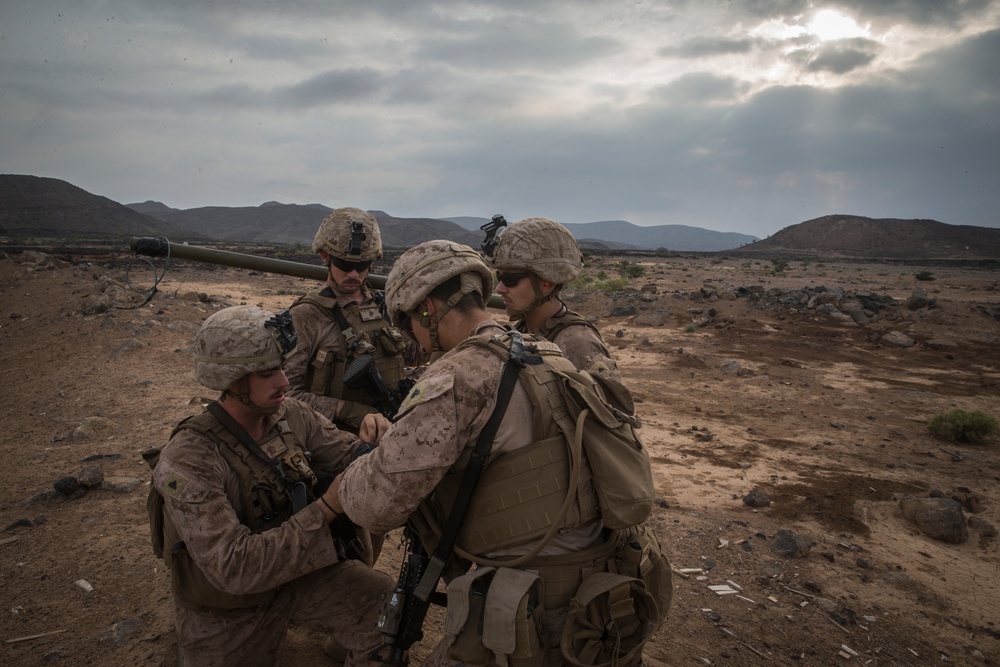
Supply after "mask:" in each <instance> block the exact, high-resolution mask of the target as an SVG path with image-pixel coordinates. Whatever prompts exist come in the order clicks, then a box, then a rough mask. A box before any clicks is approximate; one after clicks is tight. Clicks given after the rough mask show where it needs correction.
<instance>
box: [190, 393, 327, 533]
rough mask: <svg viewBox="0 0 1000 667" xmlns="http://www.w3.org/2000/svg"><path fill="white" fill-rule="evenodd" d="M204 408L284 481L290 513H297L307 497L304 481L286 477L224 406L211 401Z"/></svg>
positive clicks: (305, 502)
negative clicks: (290, 507)
mask: <svg viewBox="0 0 1000 667" xmlns="http://www.w3.org/2000/svg"><path fill="white" fill-rule="evenodd" d="M206 409H207V410H208V411H209V412H211V413H212V416H213V417H215V418H216V419H218V420H219V423H220V424H222V425H223V426H224V427H225V429H226V430H227V431H229V432H230V433H232V434H233V435H235V436H236V439H237V440H239V441H240V443H241V444H242V445H243V446H244V447H246V448H247V450H248V451H249V452H250V453H251V454H253V455H254V456H256V457H257V458H258V459H260V460H261V461H263V462H264V463H266V464H267V465H269V466H270V467H271V469H272V470H274V472H275V473H277V475H278V477H280V478H281V480H282V481H283V482H284V483H285V487H286V488H287V490H288V495H289V497H291V500H292V514H295V513H297V512H298V511H299V510H301V509H302V508H303V507H305V506H306V504H307V497H306V485H305V482H302V481H300V480H294V479H291V478H290V477H288V475H286V474H285V471H284V470H282V468H281V464H280V463H279V462H278V461H275V460H274V459H272V458H271V457H270V456H268V455H267V454H265V453H264V452H263V450H261V448H260V445H258V444H257V441H256V440H254V439H253V438H252V437H251V436H250V434H249V433H247V432H246V430H245V429H244V428H243V427H242V426H240V424H239V422H237V421H236V420H235V419H233V417H232V415H230V414H229V413H228V412H226V410H225V408H223V407H222V406H221V405H219V403H218V402H217V401H211V402H210V403H209V404H208V406H207V408H206Z"/></svg>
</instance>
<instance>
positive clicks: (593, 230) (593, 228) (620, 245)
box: [445, 216, 757, 252]
mask: <svg viewBox="0 0 1000 667" xmlns="http://www.w3.org/2000/svg"><path fill="white" fill-rule="evenodd" d="M445 219H446V220H449V221H451V222H454V223H455V224H457V225H460V226H461V227H464V228H465V229H470V230H477V231H478V230H479V227H480V226H482V225H484V224H486V223H487V222H489V219H488V218H477V217H470V216H459V217H454V218H445ZM508 222H514V220H509V221H508ZM562 224H563V225H564V226H565V227H566V229H568V230H569V231H570V233H571V234H573V236H574V237H575V238H576V239H577V242H578V243H579V244H580V247H581V248H584V249H586V248H606V249H610V250H630V249H643V250H656V249H658V248H666V249H667V250H679V251H689V252H717V251H720V250H729V249H730V248H738V247H740V246H743V245H746V244H748V243H753V242H754V241H756V240H757V237H756V236H749V235H747V234H738V233H736V232H716V231H713V230H710V229H702V228H701V227H688V226H687V225H653V226H650V227H640V226H639V225H634V224H632V223H631V222H626V221H625V220H603V221H601V222H583V223H578V222H567V223H562Z"/></svg>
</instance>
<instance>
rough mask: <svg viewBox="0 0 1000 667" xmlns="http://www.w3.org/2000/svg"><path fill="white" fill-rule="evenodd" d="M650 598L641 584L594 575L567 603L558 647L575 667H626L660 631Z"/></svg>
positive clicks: (617, 576) (637, 660)
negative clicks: (567, 612)
mask: <svg viewBox="0 0 1000 667" xmlns="http://www.w3.org/2000/svg"><path fill="white" fill-rule="evenodd" d="M659 622H660V620H659V612H658V611H657V607H656V603H655V601H654V600H653V596H652V595H650V594H649V591H647V590H646V586H645V585H644V584H643V583H642V581H641V580H639V579H636V578H634V577H626V576H624V575H621V574H615V573H613V572H595V573H594V574H591V575H590V576H588V577H587V578H586V579H584V580H583V583H581V584H580V588H579V589H577V592H576V595H575V596H574V597H573V599H572V600H570V603H569V614H568V616H567V618H566V625H565V626H564V627H563V634H562V640H561V642H560V648H561V649H562V654H563V657H564V658H565V659H566V662H567V663H568V664H570V665H574V667H611V665H615V666H621V667H628V666H629V665H638V664H640V662H641V661H642V648H643V646H645V644H646V642H647V641H649V638H650V637H651V636H652V635H653V633H654V632H656V629H657V627H659Z"/></svg>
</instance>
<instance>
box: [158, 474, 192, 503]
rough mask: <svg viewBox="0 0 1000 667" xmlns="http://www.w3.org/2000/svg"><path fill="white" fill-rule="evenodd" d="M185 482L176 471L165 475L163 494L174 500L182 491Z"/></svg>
mask: <svg viewBox="0 0 1000 667" xmlns="http://www.w3.org/2000/svg"><path fill="white" fill-rule="evenodd" d="M186 485H187V480H186V479H184V477H182V476H181V474H180V473H178V472H177V471H176V470H175V471H172V472H171V473H170V474H169V475H167V480H166V481H165V482H164V483H163V492H164V493H166V494H167V495H168V496H171V497H173V498H176V497H177V496H179V495H180V494H181V491H183V490H184V487H185V486H186Z"/></svg>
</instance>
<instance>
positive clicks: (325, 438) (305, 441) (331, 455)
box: [284, 398, 361, 475]
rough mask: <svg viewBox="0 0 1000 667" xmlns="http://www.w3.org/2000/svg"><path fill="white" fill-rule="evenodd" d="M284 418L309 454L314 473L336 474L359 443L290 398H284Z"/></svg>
mask: <svg viewBox="0 0 1000 667" xmlns="http://www.w3.org/2000/svg"><path fill="white" fill-rule="evenodd" d="M284 405H285V415H284V417H285V419H287V420H288V424H289V426H291V427H292V431H294V432H295V434H296V436H298V438H299V442H300V443H301V444H302V446H303V447H304V448H305V449H306V451H308V452H309V454H310V457H311V461H310V462H311V466H312V468H313V470H316V471H317V472H324V473H329V474H331V475H332V474H336V473H338V472H340V471H341V470H343V469H344V468H346V467H347V464H348V463H350V462H351V455H352V454H353V453H354V450H355V449H357V447H358V445H360V444H361V441H360V440H359V439H358V438H357V436H355V435H353V434H352V433H348V432H347V431H341V430H340V429H338V428H337V427H336V426H335V425H334V424H333V422H331V421H330V420H329V419H327V418H326V417H324V416H323V415H322V414H321V413H319V412H317V411H316V410H314V409H313V408H311V407H310V406H309V405H307V404H305V403H303V402H302V401H299V400H296V399H294V398H289V399H285V403H284Z"/></svg>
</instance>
